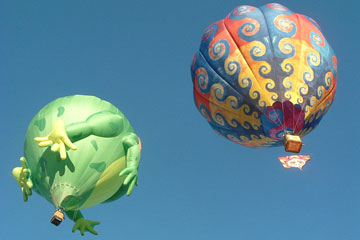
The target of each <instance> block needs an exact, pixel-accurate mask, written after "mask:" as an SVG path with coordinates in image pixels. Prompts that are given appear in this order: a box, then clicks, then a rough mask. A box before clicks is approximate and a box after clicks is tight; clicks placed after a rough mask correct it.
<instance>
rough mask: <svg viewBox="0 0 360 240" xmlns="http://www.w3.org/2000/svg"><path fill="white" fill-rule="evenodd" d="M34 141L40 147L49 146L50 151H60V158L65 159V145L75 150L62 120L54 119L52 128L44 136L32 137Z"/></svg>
mask: <svg viewBox="0 0 360 240" xmlns="http://www.w3.org/2000/svg"><path fill="white" fill-rule="evenodd" d="M34 140H35V141H36V142H38V143H39V146H40V147H47V146H49V145H52V146H51V151H53V152H58V151H59V152H60V158H61V159H62V160H65V159H66V148H65V145H66V146H68V147H69V148H71V149H72V150H76V146H75V145H74V144H73V143H72V142H71V140H70V139H69V137H68V135H67V133H66V131H65V124H64V121H63V120H60V119H59V120H56V121H55V123H54V126H53V130H52V131H51V132H50V134H49V135H48V136H46V137H36V138H34Z"/></svg>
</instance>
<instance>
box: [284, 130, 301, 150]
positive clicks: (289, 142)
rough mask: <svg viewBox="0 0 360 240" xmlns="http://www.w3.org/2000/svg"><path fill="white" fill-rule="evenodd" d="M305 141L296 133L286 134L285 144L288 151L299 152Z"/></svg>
mask: <svg viewBox="0 0 360 240" xmlns="http://www.w3.org/2000/svg"><path fill="white" fill-rule="evenodd" d="M302 145H303V143H302V141H301V138H300V137H299V136H296V135H290V134H286V135H285V138H284V146H285V151H286V152H293V153H299V152H300V150H301V147H302Z"/></svg>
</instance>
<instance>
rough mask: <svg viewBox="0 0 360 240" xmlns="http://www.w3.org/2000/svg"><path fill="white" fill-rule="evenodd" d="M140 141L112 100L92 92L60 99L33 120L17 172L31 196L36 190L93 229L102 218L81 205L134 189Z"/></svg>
mask: <svg viewBox="0 0 360 240" xmlns="http://www.w3.org/2000/svg"><path fill="white" fill-rule="evenodd" d="M140 152H141V143H140V139H139V138H138V136H137V135H136V134H135V133H134V130H133V128H132V127H131V125H130V123H129V121H128V120H127V119H126V117H125V116H124V114H122V112H120V110H119V109H117V108H116V107H115V106H113V105H112V104H111V103H109V102H107V101H104V100H101V99H99V98H97V97H93V96H84V95H74V96H68V97H63V98H59V99H56V100H55V101H53V102H51V103H49V104H48V105H46V106H45V107H44V108H43V109H41V110H40V112H39V113H38V114H36V116H35V117H34V119H33V120H32V121H31V123H30V125H29V127H28V130H27V133H26V138H25V146H24V155H25V156H24V157H21V158H20V162H21V164H22V167H17V168H15V169H14V170H13V175H14V177H15V179H16V180H17V182H18V183H19V185H20V187H21V190H22V192H23V198H24V201H27V199H28V196H29V195H31V193H32V190H34V191H35V192H37V193H38V194H40V195H41V196H42V197H44V198H45V199H47V200H48V201H49V202H51V203H52V204H54V206H55V208H56V209H57V210H59V211H61V212H65V213H66V215H67V216H68V217H69V218H70V219H72V220H73V221H74V222H75V225H74V227H73V232H74V231H75V230H76V229H79V230H80V232H81V234H82V235H84V232H85V231H89V232H91V233H93V234H97V232H96V231H95V230H94V229H93V227H94V225H96V224H99V222H95V221H90V220H85V219H84V217H83V215H82V214H81V212H80V209H85V208H88V207H92V206H94V205H97V204H99V203H104V202H110V201H114V200H116V199H118V198H120V197H121V196H123V195H124V194H125V193H127V195H130V194H131V192H132V190H133V188H134V186H135V185H137V178H138V166H139V161H140Z"/></svg>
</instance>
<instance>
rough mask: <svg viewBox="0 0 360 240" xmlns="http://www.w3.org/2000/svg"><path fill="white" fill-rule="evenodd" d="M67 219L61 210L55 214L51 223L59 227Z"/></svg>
mask: <svg viewBox="0 0 360 240" xmlns="http://www.w3.org/2000/svg"><path fill="white" fill-rule="evenodd" d="M64 219H65V214H64V213H63V212H62V211H61V210H57V211H56V212H54V214H53V216H52V218H51V220H50V222H51V223H52V224H54V225H55V226H59V225H60V223H61V222H62V221H63V220H64Z"/></svg>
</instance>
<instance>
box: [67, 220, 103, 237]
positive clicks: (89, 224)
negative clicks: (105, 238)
mask: <svg viewBox="0 0 360 240" xmlns="http://www.w3.org/2000/svg"><path fill="white" fill-rule="evenodd" d="M98 224H100V222H97V221H91V220H86V219H85V218H80V219H79V220H77V221H76V222H75V225H74V227H73V229H72V232H75V231H76V229H79V231H80V233H81V235H82V236H84V234H85V232H90V233H92V234H95V235H98V233H97V232H96V231H95V230H94V226H95V225H98Z"/></svg>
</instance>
